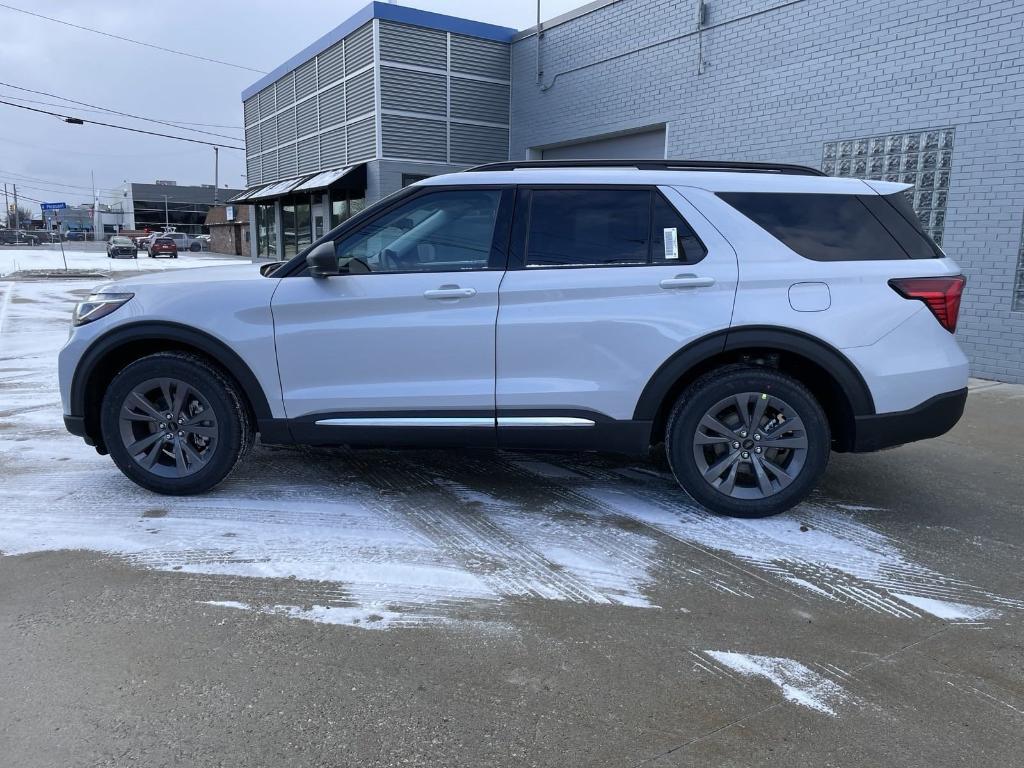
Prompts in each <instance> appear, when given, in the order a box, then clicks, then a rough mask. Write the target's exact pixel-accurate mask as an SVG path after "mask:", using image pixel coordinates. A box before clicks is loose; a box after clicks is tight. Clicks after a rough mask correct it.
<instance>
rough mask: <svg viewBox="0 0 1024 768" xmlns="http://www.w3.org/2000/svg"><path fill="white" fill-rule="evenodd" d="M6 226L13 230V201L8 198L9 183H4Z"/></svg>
mask: <svg viewBox="0 0 1024 768" xmlns="http://www.w3.org/2000/svg"><path fill="white" fill-rule="evenodd" d="M4 226H5V227H7V228H8V229H10V228H11V201H10V200H9V199H8V197H7V183H6V182H4Z"/></svg>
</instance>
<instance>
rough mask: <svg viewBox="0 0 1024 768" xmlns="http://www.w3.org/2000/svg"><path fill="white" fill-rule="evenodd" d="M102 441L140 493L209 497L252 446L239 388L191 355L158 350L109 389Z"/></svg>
mask: <svg viewBox="0 0 1024 768" xmlns="http://www.w3.org/2000/svg"><path fill="white" fill-rule="evenodd" d="M100 426H101V429H102V432H103V442H104V443H105V444H106V446H107V450H108V451H110V456H111V458H113V460H114V463H115V464H117V466H118V468H119V469H120V470H121V471H122V472H124V474H125V475H127V476H128V477H129V478H130V479H131V480H133V481H135V482H136V483H138V484H139V485H141V486H142V487H143V488H147V489H148V490H151V491H155V492H157V493H164V494H170V495H175V496H178V495H188V494H194V493H202V492H204V491H208V490H209V489H211V488H213V487H214V486H215V485H217V484H218V483H219V482H220V481H221V480H223V479H224V478H225V477H227V475H228V473H229V472H231V470H232V469H233V468H234V466H235V464H236V463H237V462H238V460H239V459H240V458H241V457H242V456H243V455H244V454H245V453H246V452H247V451H248V449H249V447H250V446H251V445H252V441H253V428H252V425H251V423H250V418H249V414H248V411H247V409H246V407H245V405H244V404H243V401H242V398H241V396H240V394H239V392H238V390H237V387H236V385H235V384H234V383H233V382H231V381H229V380H228V378H227V376H226V375H225V374H224V373H223V372H222V371H220V369H218V368H217V367H215V366H214V365H211V364H210V363H209V362H207V361H206V360H204V359H203V358H201V357H198V356H196V355H190V354H187V353H180V352H161V353H158V354H154V355H149V356H148V357H144V358H141V359H140V360H136V361H135V362H133V363H131V364H130V365H128V366H126V367H125V368H124V369H123V370H122V371H121V372H120V373H118V374H117V376H115V377H114V380H113V381H111V383H110V386H109V387H107V391H106V394H105V395H104V396H103V403H102V406H101V412H100Z"/></svg>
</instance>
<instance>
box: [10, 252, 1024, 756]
mask: <svg viewBox="0 0 1024 768" xmlns="http://www.w3.org/2000/svg"><path fill="white" fill-rule="evenodd" d="M2 257H3V252H0V258H2ZM90 258H93V259H96V258H100V259H102V258H103V257H102V254H100V255H99V257H96V256H95V255H91V256H90ZM148 261H149V260H147V259H143V260H140V263H141V265H142V266H144V267H147V268H148V266H149V265H148V264H146V262H148ZM215 262H216V260H215V259H214V258H212V257H210V256H207V255H203V256H196V255H185V254H183V256H182V259H181V260H180V265H176V266H182V267H187V266H190V265H198V264H201V263H215ZM83 263H84V261H83ZM122 263H123V264H128V262H119V264H122ZM157 265H159V268H165V267H166V266H167V263H166V262H157V263H156V264H154V265H153V268H156V267H157ZM19 266H20V265H19ZM101 267H102V264H101V265H100V267H92V266H89V267H87V268H88V269H93V268H101ZM126 268H128V267H126ZM83 269H86V267H83ZM2 271H3V270H0V272H2ZM8 271H13V270H8ZM23 271H24V270H23ZM95 282H96V280H95V279H77V280H76V279H63V278H57V279H52V278H51V279H42V278H40V277H39V276H38V274H34V273H33V274H28V275H25V274H21V275H14V276H9V277H8V278H7V279H6V280H5V279H2V278H0V467H2V474H0V478H2V479H0V493H2V496H0V498H2V502H0V553H3V554H4V555H6V556H4V557H0V648H2V649H3V658H4V663H3V664H0V690H3V691H4V692H5V693H4V695H3V696H0V745H2V746H3V751H4V755H5V757H4V758H3V760H0V762H4V761H7V762H6V764H10V765H17V766H26V767H28V766H52V765H61V766H64V765H68V766H70V765H90V766H92V765H97V766H122V765H147V766H150V765H154V766H155V765H190V766H217V765H232V766H237V765H268V766H271V765H272V766H290V765H295V766H299V765H301V766H312V765H325V766H348V765H352V766H393V765H424V766H428V765H429V766H442V765H443V766H492V765H493V766H510V765H516V766H534V765H536V766H640V765H643V766H669V765H693V766H703V765H715V766H749V765H764V764H776V765H783V766H824V765H842V766H878V765H900V766H938V765H942V766H949V765H971V766H975V765H1011V764H1014V763H1015V762H1016V761H1019V759H1020V757H1019V756H1020V745H1019V741H1020V733H1021V728H1022V727H1024V677H1022V674H1024V647H1022V639H1021V638H1022V637H1024V621H1022V617H1024V574H1022V571H1021V567H1020V564H1021V553H1022V550H1024V526H1022V525H1021V517H1022V513H1024V502H1022V492H1024V485H1022V482H1021V473H1020V467H1021V462H1022V460H1024V447H1022V446H1024V444H1022V442H1021V440H1020V434H1021V433H1022V429H1024V387H1019V386H1013V385H1004V384H995V383H993V382H984V381H975V382H973V383H972V394H971V396H970V398H969V400H968V406H967V414H966V416H965V418H964V420H963V421H962V422H961V423H960V424H959V425H958V426H957V428H956V429H955V430H954V431H953V432H951V433H949V434H948V435H946V436H944V437H943V438H940V439H937V440H933V441H929V442H925V443H918V444H913V445H909V446H905V447H902V448H899V449H895V450H892V451H887V452H883V453H879V454H872V455H833V457H832V461H831V464H830V468H829V470H828V473H827V475H826V479H825V482H824V483H823V485H822V488H821V489H820V490H819V491H818V492H817V493H816V494H815V495H814V496H813V497H812V500H811V501H810V502H808V503H805V504H804V505H802V506H801V507H799V508H798V509H797V510H796V511H794V512H792V513H789V514H785V515H782V516H780V517H776V518H771V519H766V520H754V521H744V520H735V519H726V518H720V517H715V516H711V515H709V514H707V513H705V512H703V511H701V510H700V509H699V508H696V507H694V506H691V505H689V504H688V503H687V500H686V498H685V497H684V496H683V495H682V494H681V492H680V491H678V490H677V488H676V486H675V484H674V482H673V480H672V478H671V477H670V476H669V475H668V474H667V473H666V471H665V470H664V469H663V468H662V467H661V466H660V465H659V464H657V463H654V462H652V463H643V462H635V461H627V460H617V459H613V458H607V457H595V456H590V455H542V456H537V455H529V456H527V455H519V454H512V453H494V452H454V451H413V452H403V453H398V452H386V451H360V452H354V451H348V450H341V449H339V450H316V451H314V450H300V449H281V448H274V447H268V446H259V447H258V448H257V449H256V450H255V451H254V453H253V455H252V456H251V457H250V458H249V460H248V462H247V463H245V464H244V465H242V466H241V467H240V468H239V470H238V471H236V472H235V474H233V475H232V476H231V477H230V478H229V480H228V481H227V482H225V483H224V484H223V485H222V486H221V487H219V488H218V489H217V490H216V491H215V492H213V493H211V494H208V495H206V496H202V497H191V498H168V497H160V496H156V495H153V494H150V493H147V492H145V491H143V490H141V489H139V488H138V487H136V486H135V485H133V484H132V483H130V482H129V481H128V480H127V479H125V478H124V477H123V476H122V475H121V474H120V472H118V471H117V469H116V468H115V467H114V465H113V463H112V462H111V461H110V459H109V458H108V457H101V456H98V455H97V454H96V453H95V452H94V451H93V450H92V449H90V448H88V447H87V446H85V445H84V444H83V443H82V442H81V440H79V439H77V438H74V437H72V436H71V435H68V434H67V433H66V432H65V431H64V429H63V424H62V422H61V409H60V402H59V397H58V393H57V382H56V354H57V351H58V349H59V348H60V346H61V345H62V344H63V342H64V340H65V339H66V338H67V327H68V318H69V313H70V310H71V307H72V305H73V303H74V302H75V301H76V300H78V298H79V297H81V296H83V295H85V294H86V293H87V292H88V290H89V288H90V287H92V286H93V285H94V284H95ZM1014 755H1017V757H1016V758H1015V757H1014Z"/></svg>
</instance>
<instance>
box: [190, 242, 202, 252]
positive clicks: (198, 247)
mask: <svg viewBox="0 0 1024 768" xmlns="http://www.w3.org/2000/svg"><path fill="white" fill-rule="evenodd" d="M188 249H189V250H190V251H192V253H199V251H201V250H203V246H201V245H200V244H199V243H192V245H190V246H189V247H188Z"/></svg>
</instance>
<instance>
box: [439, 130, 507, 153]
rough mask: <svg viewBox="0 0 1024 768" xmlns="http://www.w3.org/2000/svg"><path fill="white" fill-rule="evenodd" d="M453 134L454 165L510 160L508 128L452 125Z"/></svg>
mask: <svg viewBox="0 0 1024 768" xmlns="http://www.w3.org/2000/svg"><path fill="white" fill-rule="evenodd" d="M451 134H452V135H451V141H452V159H451V162H453V163H490V162H497V161H500V160H508V129H507V128H491V127H488V126H483V125H465V124H462V123H452V124H451Z"/></svg>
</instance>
